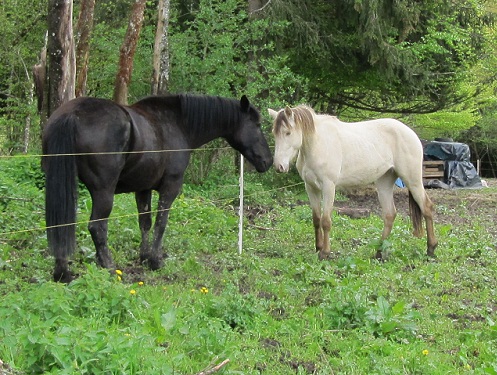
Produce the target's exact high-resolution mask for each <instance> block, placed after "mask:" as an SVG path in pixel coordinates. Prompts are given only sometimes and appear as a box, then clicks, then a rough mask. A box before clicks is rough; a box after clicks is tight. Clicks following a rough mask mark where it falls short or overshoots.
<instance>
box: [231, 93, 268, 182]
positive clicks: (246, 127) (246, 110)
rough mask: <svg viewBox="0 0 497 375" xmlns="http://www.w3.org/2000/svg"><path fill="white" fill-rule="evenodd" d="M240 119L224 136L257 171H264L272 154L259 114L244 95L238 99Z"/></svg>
mask: <svg viewBox="0 0 497 375" xmlns="http://www.w3.org/2000/svg"><path fill="white" fill-rule="evenodd" d="M240 111H241V115H240V121H239V123H238V126H237V127H236V128H235V129H234V131H233V132H232V133H231V134H230V135H229V136H227V137H226V140H227V141H228V143H229V144H230V145H231V146H232V147H233V148H234V149H236V150H238V151H240V152H241V154H242V155H243V156H245V157H246V158H247V159H248V161H249V162H250V163H251V164H252V165H253V166H254V167H255V169H256V170H257V171H258V172H266V171H267V170H268V169H269V168H270V167H271V165H272V164H273V155H272V153H271V150H270V149H269V146H268V143H267V140H266V138H265V137H264V134H263V132H262V129H261V125H260V123H261V116H260V114H259V112H258V111H257V109H255V107H254V106H253V105H252V104H250V102H249V100H248V99H247V97H246V96H245V95H243V96H242V98H241V99H240Z"/></svg>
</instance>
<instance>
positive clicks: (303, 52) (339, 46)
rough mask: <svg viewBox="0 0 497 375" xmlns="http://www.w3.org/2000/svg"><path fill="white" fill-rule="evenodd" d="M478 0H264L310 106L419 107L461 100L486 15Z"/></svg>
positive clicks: (414, 109) (413, 109)
mask: <svg viewBox="0 0 497 375" xmlns="http://www.w3.org/2000/svg"><path fill="white" fill-rule="evenodd" d="M480 3H481V1H478V0H451V1H437V2H433V1H429V0H420V1H412V0H355V1H351V0H336V1H333V2H331V1H324V0H321V1H311V0H272V1H271V4H270V6H268V7H267V8H266V9H267V11H268V16H269V17H270V18H271V19H279V20H288V21H290V23H291V27H289V28H288V29H287V30H286V32H285V34H284V35H282V36H280V37H279V38H278V40H277V41H276V43H277V44H278V45H279V46H280V53H284V54H286V55H287V56H289V61H290V64H291V68H292V70H293V71H294V72H296V73H297V74H300V75H302V76H304V77H306V78H307V79H308V80H309V84H310V95H309V96H310V98H311V100H312V102H313V104H314V105H317V106H319V107H320V109H324V110H327V111H330V112H334V111H337V112H339V111H340V110H341V109H342V108H345V107H353V108H358V109H366V110H374V111H378V112H400V113H416V112H417V113H427V112H433V111H436V110H440V109H443V108H447V107H450V106H452V105H454V104H455V103H458V102H460V101H462V100H464V99H465V98H466V97H467V96H461V95H460V93H459V92H458V91H457V87H458V84H459V83H460V82H461V80H463V79H464V76H465V74H466V73H467V71H468V69H469V68H470V67H471V65H473V64H474V63H475V62H476V61H478V59H479V57H480V55H481V53H482V49H483V44H482V40H483V39H484V35H483V28H484V25H485V23H488V20H489V18H488V14H487V13H485V12H483V11H482V7H481V5H480Z"/></svg>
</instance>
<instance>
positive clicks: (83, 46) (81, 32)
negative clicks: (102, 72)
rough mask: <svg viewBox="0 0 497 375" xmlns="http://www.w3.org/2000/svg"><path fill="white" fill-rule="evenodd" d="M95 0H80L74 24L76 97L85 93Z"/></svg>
mask: <svg viewBox="0 0 497 375" xmlns="http://www.w3.org/2000/svg"><path fill="white" fill-rule="evenodd" d="M94 12H95V0H82V1H81V9H80V11H79V18H78V24H77V26H76V41H77V47H76V97H79V96H85V95H86V80H87V77H88V59H89V50H90V35H91V32H92V30H93V15H94Z"/></svg>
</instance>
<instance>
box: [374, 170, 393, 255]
mask: <svg viewBox="0 0 497 375" xmlns="http://www.w3.org/2000/svg"><path fill="white" fill-rule="evenodd" d="M396 179H397V176H396V175H395V173H394V172H393V171H389V172H387V173H386V174H384V175H383V176H381V177H380V178H379V179H378V180H377V181H376V189H377V192H378V200H379V201H380V206H381V216H382V218H383V232H382V233H381V242H383V241H384V240H386V239H387V238H388V236H390V233H391V232H392V228H393V222H394V221H395V217H396V216H397V209H396V208H395V203H394V201H393V189H394V185H395V180H396ZM376 258H377V259H382V258H383V254H382V253H381V246H380V247H379V248H378V249H377V251H376Z"/></svg>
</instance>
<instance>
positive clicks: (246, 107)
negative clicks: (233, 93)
mask: <svg viewBox="0 0 497 375" xmlns="http://www.w3.org/2000/svg"><path fill="white" fill-rule="evenodd" d="M240 106H241V107H242V111H243V112H248V110H249V108H250V102H249V100H248V98H247V96H246V95H243V96H242V98H241V99H240Z"/></svg>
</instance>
